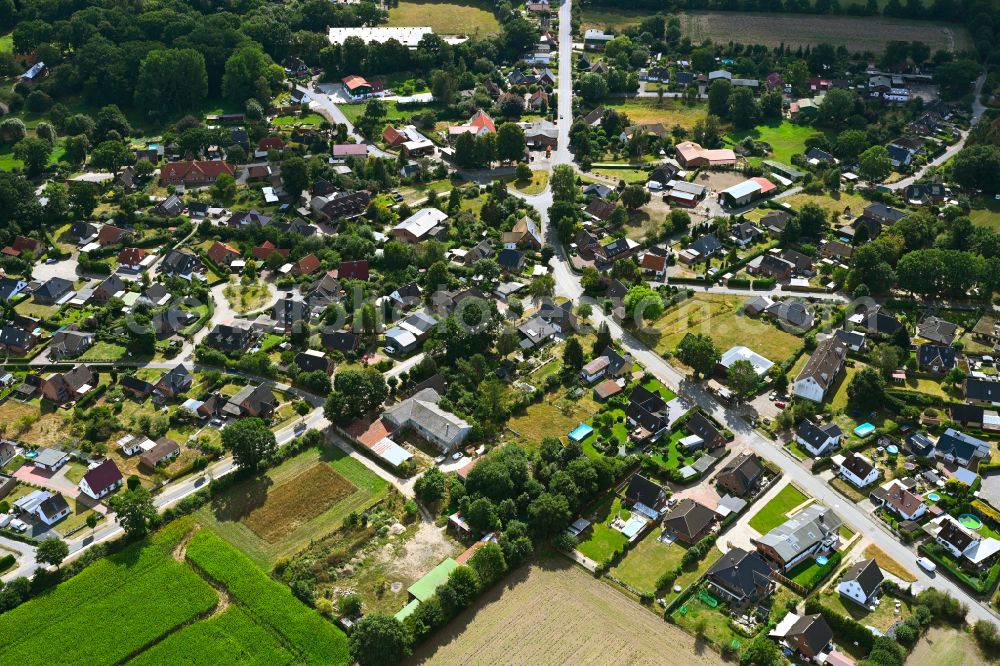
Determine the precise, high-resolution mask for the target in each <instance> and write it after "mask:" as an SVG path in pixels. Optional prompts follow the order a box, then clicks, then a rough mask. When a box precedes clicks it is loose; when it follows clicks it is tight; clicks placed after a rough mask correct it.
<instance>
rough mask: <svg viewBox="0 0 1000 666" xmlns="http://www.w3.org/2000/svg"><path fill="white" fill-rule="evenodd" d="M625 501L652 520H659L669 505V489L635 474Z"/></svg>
mask: <svg viewBox="0 0 1000 666" xmlns="http://www.w3.org/2000/svg"><path fill="white" fill-rule="evenodd" d="M625 503H626V504H627V505H628V506H629V507H631V509H632V511H636V512H638V513H641V514H642V515H644V516H646V517H648V518H649V519H650V520H659V519H660V517H661V516H662V515H663V512H664V511H665V510H666V507H667V491H666V490H664V489H663V487H662V486H661V485H660V484H658V483H656V482H654V481H651V480H649V479H647V478H646V477H644V476H642V475H641V474H633V475H632V478H631V479H629V482H628V487H627V488H626V489H625Z"/></svg>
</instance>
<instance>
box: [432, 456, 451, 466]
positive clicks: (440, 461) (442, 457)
mask: <svg viewBox="0 0 1000 666" xmlns="http://www.w3.org/2000/svg"><path fill="white" fill-rule="evenodd" d="M447 459H448V457H447V456H438V457H437V458H435V459H434V464H435V465H440V464H441V463H443V462H444V461H445V460H447Z"/></svg>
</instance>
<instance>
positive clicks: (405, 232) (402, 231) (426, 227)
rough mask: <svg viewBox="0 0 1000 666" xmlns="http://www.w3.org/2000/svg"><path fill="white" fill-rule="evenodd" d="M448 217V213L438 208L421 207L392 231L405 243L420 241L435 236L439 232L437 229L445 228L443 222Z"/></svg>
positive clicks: (394, 235) (395, 236)
mask: <svg viewBox="0 0 1000 666" xmlns="http://www.w3.org/2000/svg"><path fill="white" fill-rule="evenodd" d="M447 219H448V215H447V213H444V212H442V211H440V210H438V209H437V208H421V209H420V210H418V211H417V212H416V213H414V214H413V215H411V216H410V217H408V218H406V219H405V220H403V221H402V222H400V223H399V224H397V225H396V226H395V227H393V228H392V231H391V232H390V233H391V234H392V236H393V237H394V238H397V239H398V240H401V241H403V242H405V243H419V242H421V241H423V240H426V239H428V238H432V237H434V236H435V235H436V233H437V232H436V231H435V229H440V230H443V229H444V227H443V226H442V224H443V223H444V221H445V220H447Z"/></svg>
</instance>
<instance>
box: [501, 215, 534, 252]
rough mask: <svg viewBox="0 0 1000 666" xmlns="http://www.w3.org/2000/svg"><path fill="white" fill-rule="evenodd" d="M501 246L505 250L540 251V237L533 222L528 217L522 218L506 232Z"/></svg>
mask: <svg viewBox="0 0 1000 666" xmlns="http://www.w3.org/2000/svg"><path fill="white" fill-rule="evenodd" d="M502 242H503V246H504V248H506V249H511V250H513V249H529V250H540V249H542V244H543V243H542V235H541V233H540V232H539V231H538V226H537V225H536V224H535V221H534V220H532V219H531V218H528V217H522V218H521V219H519V220H518V221H517V222H515V223H514V228H513V229H511V230H510V231H506V232H504V234H503V237H502Z"/></svg>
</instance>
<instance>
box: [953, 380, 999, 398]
mask: <svg viewBox="0 0 1000 666" xmlns="http://www.w3.org/2000/svg"><path fill="white" fill-rule="evenodd" d="M962 388H963V389H964V392H965V399H966V401H967V402H970V403H973V404H978V405H1000V380H998V379H995V378H993V377H987V376H979V375H970V376H968V377H966V378H965V380H964V381H963V383H962Z"/></svg>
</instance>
